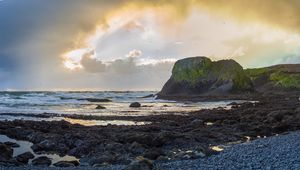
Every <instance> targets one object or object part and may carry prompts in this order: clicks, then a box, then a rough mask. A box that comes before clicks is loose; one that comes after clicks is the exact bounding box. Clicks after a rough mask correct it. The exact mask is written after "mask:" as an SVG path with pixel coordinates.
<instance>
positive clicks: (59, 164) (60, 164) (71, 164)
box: [53, 161, 79, 167]
mask: <svg viewBox="0 0 300 170" xmlns="http://www.w3.org/2000/svg"><path fill="white" fill-rule="evenodd" d="M53 165H54V166H56V167H75V166H79V162H78V161H60V162H57V163H55V164H53Z"/></svg>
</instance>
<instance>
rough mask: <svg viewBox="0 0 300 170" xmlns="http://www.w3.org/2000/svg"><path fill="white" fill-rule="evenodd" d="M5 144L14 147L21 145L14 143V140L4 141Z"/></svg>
mask: <svg viewBox="0 0 300 170" xmlns="http://www.w3.org/2000/svg"><path fill="white" fill-rule="evenodd" d="M4 144H5V145H8V146H11V147H13V148H18V147H20V145H19V144H17V143H13V142H4Z"/></svg>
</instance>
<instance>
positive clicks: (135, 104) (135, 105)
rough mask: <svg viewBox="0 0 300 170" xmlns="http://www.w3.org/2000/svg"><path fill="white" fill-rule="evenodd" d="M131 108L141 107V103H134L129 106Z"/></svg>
mask: <svg viewBox="0 0 300 170" xmlns="http://www.w3.org/2000/svg"><path fill="white" fill-rule="evenodd" d="M129 107H141V103H139V102H133V103H131V104H130V105H129Z"/></svg>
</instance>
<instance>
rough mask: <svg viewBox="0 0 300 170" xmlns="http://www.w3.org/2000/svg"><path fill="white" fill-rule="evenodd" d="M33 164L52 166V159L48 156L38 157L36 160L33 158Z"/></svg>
mask: <svg viewBox="0 0 300 170" xmlns="http://www.w3.org/2000/svg"><path fill="white" fill-rule="evenodd" d="M32 165H35V166H50V165H51V159H50V158H48V157H46V156H41V157H38V158H36V159H34V160H32Z"/></svg>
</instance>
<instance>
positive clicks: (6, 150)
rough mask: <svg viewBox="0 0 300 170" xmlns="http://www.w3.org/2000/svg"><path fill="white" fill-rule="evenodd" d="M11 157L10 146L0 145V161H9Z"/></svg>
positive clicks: (11, 150)
mask: <svg viewBox="0 0 300 170" xmlns="http://www.w3.org/2000/svg"><path fill="white" fill-rule="evenodd" d="M12 156H13V149H12V148H11V146H8V145H5V144H3V143H0V160H9V159H11V158H12Z"/></svg>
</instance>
